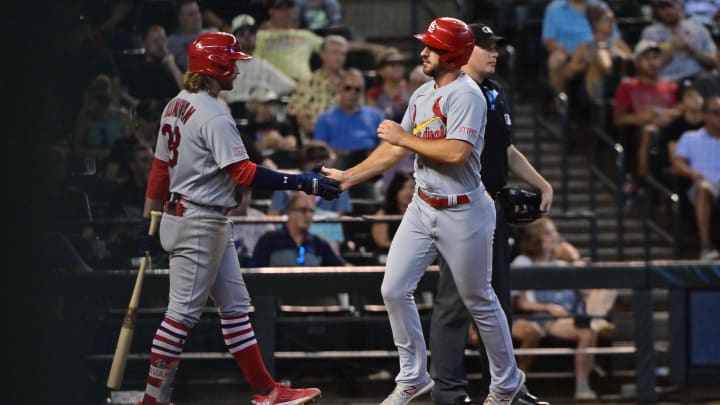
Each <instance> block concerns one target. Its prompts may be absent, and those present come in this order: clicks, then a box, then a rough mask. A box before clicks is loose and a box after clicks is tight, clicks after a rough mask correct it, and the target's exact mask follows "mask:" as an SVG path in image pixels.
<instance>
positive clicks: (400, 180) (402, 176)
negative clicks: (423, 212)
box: [371, 172, 415, 252]
mask: <svg viewBox="0 0 720 405" xmlns="http://www.w3.org/2000/svg"><path fill="white" fill-rule="evenodd" d="M413 193H415V179H414V178H413V175H412V172H396V173H395V177H393V178H392V181H391V182H390V184H389V185H388V189H387V193H386V194H385V201H384V202H383V206H382V208H380V209H379V210H378V212H377V213H376V214H377V215H404V214H405V210H407V207H408V205H410V201H411V200H412V196H413ZM399 225H400V223H399V222H375V223H374V224H373V225H372V228H371V231H372V238H373V241H374V242H375V245H376V246H377V247H378V248H379V249H380V250H381V251H383V252H387V251H388V249H389V248H390V242H392V238H393V236H395V232H396V231H397V228H398V226H399Z"/></svg>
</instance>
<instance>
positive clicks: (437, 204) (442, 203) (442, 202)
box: [418, 189, 470, 208]
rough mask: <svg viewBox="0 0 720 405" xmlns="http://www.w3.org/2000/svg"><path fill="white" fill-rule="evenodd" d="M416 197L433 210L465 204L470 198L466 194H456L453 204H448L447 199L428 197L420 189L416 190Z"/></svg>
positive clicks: (448, 200)
mask: <svg viewBox="0 0 720 405" xmlns="http://www.w3.org/2000/svg"><path fill="white" fill-rule="evenodd" d="M418 196H419V197H420V199H422V200H423V201H425V202H426V203H428V204H429V205H430V206H431V207H433V208H447V207H454V206H456V205H462V204H467V203H469V202H470V197H468V195H467V194H458V195H457V199H456V201H455V204H452V205H451V203H450V198H449V197H430V196H429V195H427V194H425V193H424V192H423V191H422V190H421V189H418Z"/></svg>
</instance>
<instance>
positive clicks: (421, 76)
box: [408, 65, 432, 94]
mask: <svg viewBox="0 0 720 405" xmlns="http://www.w3.org/2000/svg"><path fill="white" fill-rule="evenodd" d="M430 80H432V77H430V76H428V75H426V74H425V72H423V67H422V65H417V66H415V67H414V68H412V70H411V71H410V73H409V74H408V91H409V92H410V94H412V93H413V92H415V90H417V88H418V87H420V86H422V85H423V83H425V82H427V81H430Z"/></svg>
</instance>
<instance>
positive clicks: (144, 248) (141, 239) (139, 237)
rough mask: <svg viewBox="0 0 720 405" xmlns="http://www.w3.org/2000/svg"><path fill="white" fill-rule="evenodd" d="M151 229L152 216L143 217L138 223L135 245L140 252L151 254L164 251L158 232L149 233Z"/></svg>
mask: <svg viewBox="0 0 720 405" xmlns="http://www.w3.org/2000/svg"><path fill="white" fill-rule="evenodd" d="M149 230H150V218H143V219H142V221H140V225H138V229H137V231H136V232H135V236H134V239H135V246H136V247H137V249H138V251H139V252H140V254H143V255H144V254H145V252H149V253H150V255H153V254H157V253H160V252H162V251H163V249H162V246H161V245H160V238H159V237H158V232H155V236H150V235H148V231H149Z"/></svg>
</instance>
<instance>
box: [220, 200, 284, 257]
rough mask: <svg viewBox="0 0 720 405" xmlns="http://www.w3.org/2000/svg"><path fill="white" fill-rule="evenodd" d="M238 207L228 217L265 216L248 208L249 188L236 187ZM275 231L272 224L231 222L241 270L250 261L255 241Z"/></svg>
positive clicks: (254, 209) (256, 210) (255, 209)
mask: <svg viewBox="0 0 720 405" xmlns="http://www.w3.org/2000/svg"><path fill="white" fill-rule="evenodd" d="M236 199H237V200H238V205H237V206H236V207H235V208H233V209H232V210H230V212H228V215H229V216H241V217H248V218H264V217H265V214H264V213H263V212H262V211H260V210H259V209H257V208H253V207H251V206H250V202H251V201H252V189H251V188H250V187H240V186H239V187H238V188H237V197H236ZM274 230H275V226H274V225H273V224H245V223H241V222H233V241H234V243H235V250H236V251H237V254H238V258H239V259H240V265H241V268H244V267H247V265H248V264H249V263H250V260H251V259H252V253H253V251H254V250H255V245H257V241H258V240H260V237H262V236H263V235H264V234H266V233H268V232H272V231H274Z"/></svg>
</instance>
